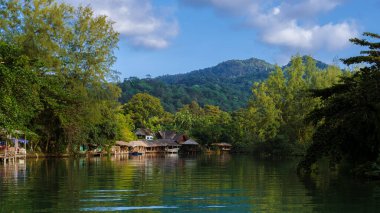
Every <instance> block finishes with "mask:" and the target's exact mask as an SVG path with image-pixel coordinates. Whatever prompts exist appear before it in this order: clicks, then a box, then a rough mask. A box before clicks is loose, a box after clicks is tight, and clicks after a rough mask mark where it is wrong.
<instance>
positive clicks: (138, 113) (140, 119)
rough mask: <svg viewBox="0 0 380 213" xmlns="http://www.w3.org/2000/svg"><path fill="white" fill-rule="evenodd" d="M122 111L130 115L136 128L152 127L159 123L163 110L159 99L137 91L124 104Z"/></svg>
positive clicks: (163, 113)
mask: <svg viewBox="0 0 380 213" xmlns="http://www.w3.org/2000/svg"><path fill="white" fill-rule="evenodd" d="M124 112H125V114H126V115H130V116H131V118H132V120H133V121H134V125H135V127H136V128H150V129H154V128H156V127H157V126H158V125H160V124H161V118H163V117H165V114H166V113H165V110H164V108H163V107H162V105H161V101H160V99H158V98H156V97H154V96H151V95H149V94H147V93H137V94H136V95H134V96H133V97H132V98H131V100H129V101H128V102H127V103H126V104H125V105H124Z"/></svg>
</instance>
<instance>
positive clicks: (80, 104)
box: [0, 0, 120, 152]
mask: <svg viewBox="0 0 380 213" xmlns="http://www.w3.org/2000/svg"><path fill="white" fill-rule="evenodd" d="M0 8H1V10H0V20H1V22H0V38H1V39H2V40H4V41H5V42H7V43H10V44H14V45H16V46H19V47H20V48H21V51H22V53H23V54H25V55H26V56H27V57H29V59H30V60H31V61H39V62H41V63H42V66H41V67H40V68H39V69H36V70H34V72H35V74H36V75H37V76H38V78H39V81H40V86H41V90H40V91H41V92H40V93H39V94H38V95H39V98H40V102H41V104H42V106H43V107H42V110H41V111H39V113H38V115H37V116H36V117H35V118H34V119H33V120H32V123H31V124H30V128H32V129H33V131H34V132H36V133H37V134H38V135H40V136H41V140H42V144H41V145H42V146H43V150H44V151H48V152H51V151H59V152H61V151H63V150H64V149H66V147H68V148H69V149H70V150H72V149H73V147H76V146H73V145H75V144H80V143H86V142H87V141H88V139H89V137H90V133H91V131H93V129H94V128H95V127H97V126H99V124H101V123H102V122H103V121H104V119H105V118H104V116H105V115H106V114H104V113H102V112H103V111H104V109H103V107H104V103H105V102H109V103H107V104H105V105H107V106H115V105H114V104H112V102H114V103H116V100H117V98H118V96H119V95H120V90H119V89H117V87H116V86H115V85H113V84H110V83H108V82H107V80H109V79H111V78H114V77H115V75H114V74H115V73H114V72H113V70H111V67H112V64H113V63H114V61H115V56H114V53H113V50H114V48H115V47H116V45H117V42H118V33H117V32H115V31H114V30H113V28H112V22H111V21H109V20H108V19H107V17H105V16H95V15H94V13H93V11H92V10H91V8H89V7H79V8H74V7H72V6H69V5H67V4H61V3H57V2H55V1H53V0H27V1H18V0H16V1H15V0H3V1H0Z"/></svg>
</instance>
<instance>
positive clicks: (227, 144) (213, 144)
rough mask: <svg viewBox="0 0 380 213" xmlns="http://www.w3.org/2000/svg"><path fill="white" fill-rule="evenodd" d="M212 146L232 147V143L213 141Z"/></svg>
mask: <svg viewBox="0 0 380 213" xmlns="http://www.w3.org/2000/svg"><path fill="white" fill-rule="evenodd" d="M211 146H229V147H231V146H232V145H231V144H229V143H212V144H211Z"/></svg>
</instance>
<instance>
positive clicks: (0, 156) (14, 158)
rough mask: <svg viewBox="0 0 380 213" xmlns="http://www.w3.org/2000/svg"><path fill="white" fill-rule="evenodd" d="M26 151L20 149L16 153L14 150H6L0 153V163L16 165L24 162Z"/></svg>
mask: <svg viewBox="0 0 380 213" xmlns="http://www.w3.org/2000/svg"><path fill="white" fill-rule="evenodd" d="M25 159H26V151H25V149H20V150H19V151H18V152H15V151H14V150H12V149H11V150H6V151H4V152H1V153H0V161H1V162H2V163H3V164H4V165H5V164H7V163H17V162H25Z"/></svg>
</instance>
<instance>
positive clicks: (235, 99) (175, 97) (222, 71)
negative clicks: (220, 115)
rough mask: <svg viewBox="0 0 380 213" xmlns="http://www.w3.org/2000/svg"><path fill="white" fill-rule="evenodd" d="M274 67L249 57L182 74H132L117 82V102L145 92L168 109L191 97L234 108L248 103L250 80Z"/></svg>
mask: <svg viewBox="0 0 380 213" xmlns="http://www.w3.org/2000/svg"><path fill="white" fill-rule="evenodd" d="M273 69H274V65H272V64H270V63H267V62H265V61H263V60H260V59H256V58H251V59H247V60H229V61H225V62H222V63H220V64H218V65H216V66H214V67H210V68H205V69H200V70H196V71H192V72H189V73H184V74H176V75H165V76H160V77H157V78H144V79H139V78H136V77H132V78H128V79H124V81H123V82H121V83H119V86H120V88H121V89H122V97H121V98H120V101H121V102H122V103H125V102H127V101H128V100H129V99H130V98H131V97H132V96H133V95H134V94H136V93H139V92H146V93H149V94H151V95H153V96H155V97H158V98H160V100H161V102H162V104H163V106H164V108H165V109H166V110H167V111H170V112H175V111H176V110H177V109H179V108H181V107H182V106H183V105H185V104H189V103H191V101H193V100H194V101H196V102H198V103H199V104H200V105H201V106H203V105H206V104H211V105H217V106H219V107H220V108H221V109H223V110H225V111H233V110H236V109H239V108H241V107H244V106H245V105H246V104H247V101H248V99H249V97H250V96H251V87H252V85H253V83H254V82H257V81H262V80H264V79H266V78H267V77H268V76H269V73H270V72H271V71H272V70H273Z"/></svg>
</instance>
